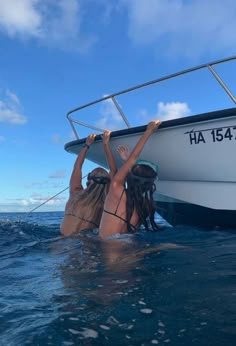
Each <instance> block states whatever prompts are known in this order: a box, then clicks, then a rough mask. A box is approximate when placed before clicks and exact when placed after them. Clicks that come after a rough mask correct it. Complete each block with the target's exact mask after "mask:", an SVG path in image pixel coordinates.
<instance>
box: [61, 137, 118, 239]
mask: <svg viewBox="0 0 236 346" xmlns="http://www.w3.org/2000/svg"><path fill="white" fill-rule="evenodd" d="M110 133H111V132H110V131H105V132H104V135H103V137H102V139H103V145H104V151H105V154H106V158H107V161H108V166H109V169H110V172H109V174H108V172H107V171H106V170H105V169H103V168H101V167H99V168H95V169H94V170H93V171H92V172H91V173H89V174H88V177H87V187H86V188H85V189H84V188H83V186H82V165H83V162H84V159H85V155H86V152H87V150H88V149H89V147H90V145H91V144H93V142H94V140H95V137H96V135H95V134H92V135H89V136H88V138H87V139H86V143H85V144H84V146H83V148H82V150H81V152H80V154H79V155H78V157H77V159H76V162H75V165H74V169H73V172H72V175H71V179H70V195H69V200H68V202H67V204H66V207H65V214H64V218H63V221H62V223H61V233H62V234H63V235H65V236H69V235H72V234H75V233H78V232H80V231H82V230H85V229H88V228H90V229H91V228H97V227H98V226H99V222H100V219H101V215H102V210H103V204H104V201H105V197H106V194H107V191H108V188H109V183H110V179H111V178H112V177H113V176H114V174H115V173H116V163H115V160H114V157H113V155H112V152H111V150H110V147H109V139H110Z"/></svg>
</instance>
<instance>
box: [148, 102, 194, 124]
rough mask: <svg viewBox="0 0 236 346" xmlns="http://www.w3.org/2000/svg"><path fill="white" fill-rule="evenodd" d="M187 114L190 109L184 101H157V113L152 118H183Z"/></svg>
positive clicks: (189, 113) (189, 112)
mask: <svg viewBox="0 0 236 346" xmlns="http://www.w3.org/2000/svg"><path fill="white" fill-rule="evenodd" d="M189 115H191V110H190V109H189V107H188V105H187V103H185V102H167V103H164V102H159V103H158V104H157V113H156V115H155V116H154V118H155V119H160V120H163V121H165V120H171V119H177V118H183V117H187V116H189Z"/></svg>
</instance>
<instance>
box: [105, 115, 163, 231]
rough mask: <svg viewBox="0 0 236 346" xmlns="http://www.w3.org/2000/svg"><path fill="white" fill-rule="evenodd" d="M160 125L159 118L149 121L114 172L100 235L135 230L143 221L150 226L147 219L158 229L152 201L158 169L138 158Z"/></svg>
mask: <svg viewBox="0 0 236 346" xmlns="http://www.w3.org/2000/svg"><path fill="white" fill-rule="evenodd" d="M160 124H161V122H160V121H159V120H154V121H151V122H150V123H149V124H148V126H147V128H146V131H145V132H144V134H143V135H142V137H141V138H140V139H139V141H138V143H137V144H136V146H135V147H134V149H133V151H132V152H131V154H130V156H129V157H128V158H127V160H126V161H125V162H124V164H123V165H122V167H121V168H120V169H119V170H118V172H117V173H116V174H115V175H114V177H113V179H112V182H111V184H110V188H109V192H108V194H107V196H106V200H105V204H104V210H103V213H102V218H101V222H100V226H99V235H100V236H101V237H102V238H106V237H108V236H111V235H113V234H116V233H125V232H130V231H131V232H134V231H136V229H137V228H138V227H139V226H140V225H141V224H143V225H144V227H145V228H146V229H148V223H147V219H148V218H149V220H150V223H151V226H152V229H153V230H157V229H158V226H157V224H156V223H155V221H154V214H155V208H154V202H153V193H154V191H155V189H156V186H155V179H156V178H157V172H156V171H155V170H154V169H153V168H151V167H150V166H149V165H147V164H139V163H136V161H137V159H138V157H139V155H140V153H141V151H142V149H143V147H144V145H145V143H146V142H147V140H148V139H149V137H150V136H151V135H152V133H153V132H155V131H156V130H157V129H158V127H159V126H160ZM125 186H126V187H125Z"/></svg>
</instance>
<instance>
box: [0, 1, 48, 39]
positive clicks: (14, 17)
mask: <svg viewBox="0 0 236 346" xmlns="http://www.w3.org/2000/svg"><path fill="white" fill-rule="evenodd" d="M38 3H39V1H38V0H20V1H19V0H8V1H6V0H0V28H1V29H2V30H4V31H6V33H7V34H8V35H9V36H15V35H17V34H19V35H28V33H30V35H31V36H39V35H40V25H41V20H42V19H41V15H40V13H38V9H37V5H38Z"/></svg>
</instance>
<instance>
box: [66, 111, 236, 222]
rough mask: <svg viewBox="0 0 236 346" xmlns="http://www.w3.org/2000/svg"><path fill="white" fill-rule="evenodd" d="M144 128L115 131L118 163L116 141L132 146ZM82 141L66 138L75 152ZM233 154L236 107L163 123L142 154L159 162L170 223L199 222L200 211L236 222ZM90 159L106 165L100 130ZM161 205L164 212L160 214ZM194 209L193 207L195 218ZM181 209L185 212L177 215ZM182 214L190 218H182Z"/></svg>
mask: <svg viewBox="0 0 236 346" xmlns="http://www.w3.org/2000/svg"><path fill="white" fill-rule="evenodd" d="M145 128H146V126H141V127H136V128H132V129H126V130H120V131H115V132H113V133H112V136H111V141H110V143H111V149H112V150H113V152H114V153H115V157H116V160H117V163H118V166H120V165H121V164H122V162H121V160H120V158H119V157H118V154H117V153H116V148H117V147H118V145H121V144H122V145H127V146H128V147H129V148H130V150H132V149H133V147H134V146H135V144H136V143H137V141H138V140H139V138H140V137H141V135H142V133H143V132H144V131H145ZM84 141H85V139H80V140H76V141H73V142H70V143H67V144H66V145H65V150H67V151H68V152H72V153H76V154H77V153H79V151H80V150H81V148H82V145H83V143H84ZM235 153H236V108H232V109H227V110H222V111H217V112H211V113H206V114H201V115H196V116H192V117H187V118H182V119H176V120H171V121H167V122H164V123H163V124H162V125H161V127H160V129H158V131H157V132H156V133H154V134H153V135H152V136H151V137H150V139H149V141H148V142H147V143H146V145H145V147H144V149H143V151H142V153H141V155H140V159H144V160H148V161H152V162H154V163H156V164H158V167H159V172H158V177H159V179H158V181H157V182H156V186H157V190H156V194H155V201H156V205H157V210H158V209H159V212H160V214H161V215H162V216H163V217H164V218H165V219H167V221H169V222H171V218H173V219H174V218H176V220H179V221H177V223H189V224H190V223H194V224H196V223H195V222H190V221H191V219H196V217H194V215H195V216H196V215H198V214H200V210H201V214H202V215H203V217H201V220H202V221H201V222H200V217H199V216H198V217H197V219H199V222H200V223H201V224H204V220H205V224H212V225H214V224H215V225H220V226H224V225H225V226H226V225H228V224H229V225H230V226H236V159H235ZM87 158H88V159H89V160H91V161H93V162H94V163H96V164H98V165H100V166H103V167H107V163H106V159H105V156H104V151H103V147H102V140H101V136H100V135H99V136H97V138H96V141H95V143H94V144H93V145H92V146H91V148H90V150H89V151H88V154H87ZM171 206H172V207H171ZM164 207H165V208H164ZM163 208H164V209H165V210H166V211H165V212H163V213H162V212H161V209H163ZM164 209H163V210H164ZM190 209H191V210H195V211H194V212H193V213H192V216H191V217H190V216H189V215H190V212H189V210H190ZM170 210H171V212H170ZM180 210H181V215H182V214H183V217H182V216H181V218H180V217H179V218H177V217H176V216H175V217H174V214H176V215H177V214H179V213H180ZM167 211H168V212H167ZM198 211H199V212H198ZM171 213H172V216H171ZM167 214H168V215H169V214H170V216H168V215H167ZM184 215H185V218H186V219H187V220H188V222H184ZM204 215H205V216H204ZM207 215H209V217H208V218H207ZM219 215H221V217H220V216H219ZM207 219H209V220H207ZM229 219H230V220H231V221H230V222H229ZM210 221H211V222H210ZM171 223H173V220H172V222H171ZM174 223H175V222H174Z"/></svg>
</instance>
